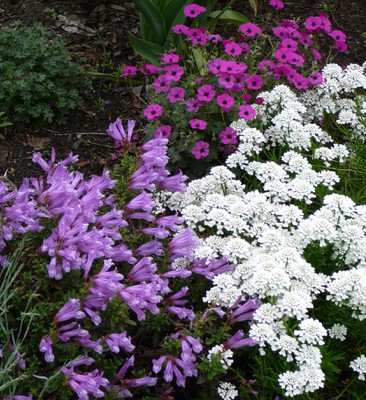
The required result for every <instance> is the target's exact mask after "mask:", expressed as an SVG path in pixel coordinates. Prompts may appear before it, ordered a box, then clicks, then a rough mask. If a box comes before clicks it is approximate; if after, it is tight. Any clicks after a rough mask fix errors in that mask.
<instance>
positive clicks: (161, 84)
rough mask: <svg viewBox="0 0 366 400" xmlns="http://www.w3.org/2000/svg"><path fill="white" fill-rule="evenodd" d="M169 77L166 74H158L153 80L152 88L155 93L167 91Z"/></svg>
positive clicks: (169, 81)
mask: <svg viewBox="0 0 366 400" xmlns="http://www.w3.org/2000/svg"><path fill="white" fill-rule="evenodd" d="M170 83H171V79H170V77H169V76H168V75H167V74H166V75H160V76H159V77H158V78H156V79H155V80H154V89H155V92H156V93H162V92H167V91H168V90H169V89H170Z"/></svg>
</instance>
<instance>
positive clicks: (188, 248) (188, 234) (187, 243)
mask: <svg viewBox="0 0 366 400" xmlns="http://www.w3.org/2000/svg"><path fill="white" fill-rule="evenodd" d="M196 241H197V240H196V237H195V236H194V232H193V231H192V230H191V229H190V228H186V229H185V230H184V231H183V232H181V233H179V234H178V235H177V236H175V237H174V238H173V239H172V240H171V241H170V243H169V244H168V254H169V260H170V261H174V260H175V259H177V258H179V257H188V258H190V257H192V255H193V248H194V246H195V245H196Z"/></svg>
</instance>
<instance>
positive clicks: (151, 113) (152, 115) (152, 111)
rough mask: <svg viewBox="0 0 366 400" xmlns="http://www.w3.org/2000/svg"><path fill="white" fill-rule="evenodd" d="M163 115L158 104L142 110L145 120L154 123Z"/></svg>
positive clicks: (161, 108)
mask: <svg viewBox="0 0 366 400" xmlns="http://www.w3.org/2000/svg"><path fill="white" fill-rule="evenodd" d="M162 113H163V107H162V106H161V105H160V104H150V105H149V106H147V107H146V108H145V110H144V115H145V117H146V118H147V119H152V120H153V121H156V120H157V119H158V118H159V117H160V115H161V114H162Z"/></svg>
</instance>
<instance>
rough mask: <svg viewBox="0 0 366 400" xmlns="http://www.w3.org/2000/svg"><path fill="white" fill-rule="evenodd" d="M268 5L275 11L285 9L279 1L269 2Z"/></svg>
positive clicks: (271, 0)
mask: <svg viewBox="0 0 366 400" xmlns="http://www.w3.org/2000/svg"><path fill="white" fill-rule="evenodd" d="M269 5H270V6H271V7H273V8H274V9H275V10H282V9H283V8H284V7H285V6H284V4H283V3H282V1H281V0H270V1H269Z"/></svg>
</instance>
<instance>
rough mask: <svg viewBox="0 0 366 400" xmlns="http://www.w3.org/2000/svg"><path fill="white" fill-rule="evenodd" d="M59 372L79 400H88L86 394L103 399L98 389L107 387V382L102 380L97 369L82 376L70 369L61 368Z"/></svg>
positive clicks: (102, 394)
mask: <svg viewBox="0 0 366 400" xmlns="http://www.w3.org/2000/svg"><path fill="white" fill-rule="evenodd" d="M61 371H62V373H63V374H64V375H65V376H66V381H67V383H68V385H69V386H70V388H71V389H72V390H73V391H74V392H75V393H76V395H77V396H79V399H82V400H88V399H89V396H88V394H91V395H93V396H94V397H104V393H103V392H102V391H101V390H100V387H101V386H104V387H105V386H107V385H108V384H109V382H108V380H107V379H105V378H103V376H102V374H100V373H99V371H98V370H97V369H96V370H94V371H92V372H86V373H84V374H77V373H75V372H74V370H73V369H72V368H63V369H62V370H61Z"/></svg>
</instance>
